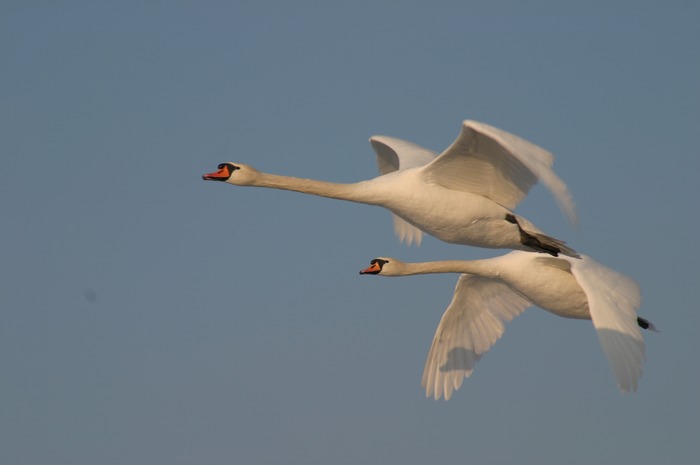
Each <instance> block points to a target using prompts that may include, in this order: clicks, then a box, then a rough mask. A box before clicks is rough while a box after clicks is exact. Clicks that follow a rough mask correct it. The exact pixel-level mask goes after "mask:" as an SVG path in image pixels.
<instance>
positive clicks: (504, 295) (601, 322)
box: [360, 251, 655, 400]
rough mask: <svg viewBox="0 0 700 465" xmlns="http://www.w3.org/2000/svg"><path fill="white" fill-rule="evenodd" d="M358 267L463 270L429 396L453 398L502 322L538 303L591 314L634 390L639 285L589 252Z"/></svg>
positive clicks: (638, 362)
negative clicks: (591, 255)
mask: <svg viewBox="0 0 700 465" xmlns="http://www.w3.org/2000/svg"><path fill="white" fill-rule="evenodd" d="M360 273H361V274H378V275H382V276H408V275H415V274H429V273H462V274H461V276H460V277H459V280H458V281H457V286H456V288H455V291H454V295H453V298H452V302H451V303H450V305H449V307H448V308H447V310H446V311H445V313H444V315H443V316H442V319H441V320H440V324H439V325H438V328H437V331H436V333H435V337H434V339H433V343H432V345H431V348H430V352H429V354H428V360H427V362H426V365H425V369H424V372H423V379H422V384H423V387H425V388H426V394H427V396H428V397H430V396H434V397H435V399H439V398H440V397H441V396H443V395H444V396H445V400H447V399H449V398H450V396H451V395H452V392H453V391H454V390H457V389H459V387H460V386H461V385H462V381H463V380H464V378H465V377H469V376H470V375H471V374H472V371H473V370H474V366H475V364H476V362H477V361H478V360H479V359H480V358H481V356H482V355H483V354H484V353H486V352H487V351H488V350H489V349H490V348H491V346H492V345H493V344H494V343H495V342H496V341H497V340H498V339H499V338H500V337H501V335H502V334H503V331H504V329H505V328H504V324H503V323H504V322H506V321H510V320H511V319H513V318H514V317H516V316H517V315H519V314H520V313H522V312H523V311H524V310H525V309H526V308H528V307H530V306H532V305H536V306H538V307H540V308H542V309H544V310H547V311H548V312H551V313H553V314H555V315H558V316H561V317H564V318H575V319H588V320H592V322H593V326H594V327H595V328H596V330H597V333H598V338H599V340H600V343H601V345H602V348H603V351H604V352H605V355H606V356H607V358H608V360H609V362H610V364H611V366H612V369H613V373H614V375H615V378H616V380H617V385H618V388H619V389H620V390H621V391H622V392H629V391H636V389H637V383H638V380H639V378H640V377H641V375H642V364H643V362H644V358H645V352H644V341H643V339H642V335H641V332H640V330H639V328H640V326H641V327H643V328H647V329H651V330H655V327H654V325H653V324H651V323H649V322H648V321H647V320H645V319H643V318H639V317H637V314H636V309H637V308H639V306H640V304H641V293H640V290H639V286H638V285H637V284H636V283H635V282H634V281H632V280H631V279H629V278H627V277H626V276H624V275H622V274H620V273H618V272H616V271H614V270H611V269H610V268H607V267H605V266H603V265H601V264H600V263H598V262H596V261H595V260H593V259H592V258H590V257H587V256H585V255H584V256H581V257H580V258H579V259H573V258H571V257H566V256H562V257H560V258H554V257H548V256H542V255H538V254H532V253H527V252H521V251H513V252H511V253H508V254H505V255H502V256H500V257H496V258H490V259H484V260H470V261H465V260H448V261H439V262H424V263H405V262H402V261H400V260H396V259H394V258H377V259H374V260H372V264H371V266H370V267H369V268H367V269H365V270H363V271H361V272H360Z"/></svg>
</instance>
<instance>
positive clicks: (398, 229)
mask: <svg viewBox="0 0 700 465" xmlns="http://www.w3.org/2000/svg"><path fill="white" fill-rule="evenodd" d="M369 142H370V144H371V145H372V148H373V149H374V152H375V153H376V154H377V166H378V167H379V173H380V174H382V175H384V174H387V173H391V172H393V171H398V170H405V169H409V168H417V167H419V166H423V165H427V164H428V163H430V162H432V161H433V160H435V157H437V154H436V153H435V152H433V151H432V150H428V149H426V148H424V147H421V146H420V145H416V144H414V143H413V142H408V141H405V140H402V139H397V138H395V137H389V136H372V137H370V139H369ZM392 216H393V218H394V232H395V233H396V235H397V236H398V238H399V241H401V242H405V243H406V244H408V245H411V244H412V243H415V244H416V245H420V243H421V241H422V239H423V231H421V230H420V229H418V228H416V227H415V226H413V225H412V224H411V223H409V222H407V221H406V220H404V219H402V218H400V217H398V216H396V215H393V214H392Z"/></svg>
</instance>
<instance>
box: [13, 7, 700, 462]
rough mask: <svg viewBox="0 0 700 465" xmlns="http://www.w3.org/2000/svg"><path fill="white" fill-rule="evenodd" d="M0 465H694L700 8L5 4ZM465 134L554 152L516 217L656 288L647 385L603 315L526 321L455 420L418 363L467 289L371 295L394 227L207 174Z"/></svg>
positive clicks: (424, 252) (307, 164)
mask: <svg viewBox="0 0 700 465" xmlns="http://www.w3.org/2000/svg"><path fill="white" fill-rule="evenodd" d="M0 11H2V14H0V59H1V61H0V63H2V73H1V77H0V127H2V137H0V150H1V151H2V160H3V169H2V170H0V211H2V214H3V221H2V247H0V260H1V263H2V265H3V266H2V267H0V283H1V284H0V305H1V307H2V315H3V324H2V325H1V326H0V366H1V367H2V372H3V376H2V379H3V382H2V388H1V389H0V405H2V415H0V436H1V437H2V438H3V447H2V448H0V462H2V463H12V464H15V465H22V464H36V463H55V464H71V465H79V464H95V463H99V464H101V465H111V464H115V465H116V464H135V463H148V464H168V465H174V464H202V463H206V464H212V465H216V464H229V463H246V464H257V463H259V464H269V463H288V464H305V465H309V464H327V463H334V464H356V463H382V464H393V463H396V464H411V463H427V462H434V461H435V459H436V457H439V459H441V460H445V461H446V462H459V463H465V462H466V463H493V464H499V463H519V464H542V463H568V464H590V463H630V464H631V463H634V464H650V465H651V464H658V463H678V464H687V463H692V462H694V461H697V460H698V459H699V458H700V448H699V447H698V441H697V438H698V437H699V435H700V420H699V418H700V403H699V402H698V400H697V393H698V392H700V370H698V364H697V355H698V353H699V349H700V344H698V340H699V338H698V335H697V331H698V327H700V314H699V312H698V305H697V300H696V294H697V286H698V284H699V283H700V272H698V265H697V262H698V260H699V259H700V248H699V247H698V245H697V240H696V233H697V231H698V229H700V218H699V216H700V215H698V213H697V205H696V203H697V201H698V199H699V198H700V187H698V186H699V185H700V183H698V175H700V157H698V136H697V135H698V130H699V128H700V87H698V83H699V82H700V60H698V53H697V44H698V43H700V30H699V29H698V27H697V23H698V20H699V19H700V4H698V2H696V1H676V2H664V3H663V4H661V2H622V1H618V2H587V3H586V4H585V5H583V4H576V5H575V4H574V3H573V2H514V1H513V2H509V1H499V2H437V3H435V2H433V3H431V4H430V5H428V4H427V2H425V4H421V3H418V2H381V1H380V2H345V3H342V4H340V3H339V2H336V3H331V4H329V3H323V2H303V1H301V2H294V3H293V4H292V3H291V2H222V1H217V2H119V3H116V2H113V3H108V2H5V3H4V4H3V6H2V7H0ZM464 119H475V120H479V121H484V122H486V123H489V124H492V125H494V126H497V127H500V128H503V129H506V130H508V131H511V132H513V133H516V134H518V135H520V136H522V137H525V138H527V139H529V140H531V141H533V142H535V143H538V144H540V145H542V146H543V147H545V148H547V149H549V150H551V151H552V152H553V153H554V154H555V155H556V162H555V168H556V171H557V173H558V174H559V175H560V176H561V177H562V178H563V179H564V180H565V181H566V182H567V183H568V185H569V187H570V189H571V191H572V192H573V194H574V199H575V201H576V204H577V207H578V212H579V216H580V220H581V224H580V227H579V228H578V229H572V228H571V227H570V226H568V224H567V222H566V220H565V218H564V216H563V215H562V214H561V213H560V212H559V210H558V209H557V207H556V204H555V202H554V200H553V199H552V197H551V195H550V194H549V193H548V192H547V191H546V190H545V189H544V188H542V187H541V186H538V187H536V188H535V189H534V190H533V191H532V193H531V195H530V196H529V197H528V198H527V199H526V200H525V201H524V202H523V203H522V204H521V205H520V206H519V208H518V209H517V211H518V212H519V213H521V214H522V215H524V216H526V217H527V218H529V219H530V220H532V221H533V222H534V223H536V224H537V225H538V226H540V227H541V228H542V229H544V230H545V231H547V232H548V233H549V234H552V235H554V236H557V237H560V238H563V239H565V240H567V241H568V242H569V243H570V244H571V245H572V246H574V247H575V248H576V249H577V250H579V251H582V252H584V253H586V254H589V255H591V256H593V257H595V258H596V259H597V260H599V261H601V262H603V263H605V264H607V265H609V266H610V267H612V268H615V269H616V270H618V271H621V272H623V273H625V274H627V275H628V276H630V277H632V278H634V279H635V280H637V281H638V282H639V283H640V285H641V287H642V292H643V300H644V302H643V306H642V308H641V310H640V314H642V315H643V316H645V317H647V318H649V319H650V320H651V321H653V322H654V323H655V324H656V325H657V326H658V327H659V328H660V329H661V333H659V334H651V333H645V338H646V344H647V363H646V366H645V373H644V376H643V378H642V381H641V384H640V389H639V391H638V392H637V393H636V394H634V395H628V396H623V395H621V394H619V392H618V391H617V389H616V387H615V382H614V378H613V376H612V373H611V370H610V368H609V367H608V365H607V361H606V359H605V357H604V356H603V353H602V351H601V349H600V347H599V345H598V341H597V338H596V335H595V331H594V330H593V328H592V326H591V325H590V323H589V322H585V321H583V322H582V321H569V320H564V319H559V318H556V317H554V316H552V315H550V314H547V313H545V312H543V311H541V310H539V309H531V310H528V311H527V312H525V314H524V315H522V316H520V317H519V318H517V319H516V320H514V321H513V322H511V323H510V324H509V325H508V326H507V329H506V333H505V335H504V337H503V338H502V339H501V340H500V341H499V342H498V343H497V344H496V346H495V347H494V348H493V349H492V350H491V351H490V352H489V353H488V354H487V355H486V356H485V357H484V358H483V359H482V361H481V362H480V363H479V365H478V366H477V368H476V370H475V372H474V375H473V376H472V378H470V379H468V380H465V383H464V385H463V386H462V388H461V389H460V390H459V391H457V392H456V393H455V394H454V395H453V397H452V399H451V400H450V401H449V402H447V403H445V402H442V401H441V402H435V401H433V400H432V399H426V398H425V396H424V392H423V391H422V388H421V386H420V377H421V373H422V369H423V363H424V361H425V357H426V355H427V351H428V348H429V345H430V341H431V339H432V336H433V332H434V330H435V327H436V326H437V323H438V321H439V318H440V315H441V314H442V311H443V310H444V309H445V307H446V306H447V304H448V303H449V301H450V298H451V295H452V290H453V287H454V283H455V281H456V276H447V275H445V276H421V277H411V278H404V279H393V280H390V279H380V278H372V277H366V276H359V275H358V271H359V270H360V269H362V268H364V267H366V266H367V265H368V263H369V260H370V259H372V258H374V257H376V256H379V255H389V256H395V257H397V258H401V259H404V260H412V261H417V260H436V259H448V258H465V259H468V258H477V257H488V256H494V255H497V254H498V253H500V252H498V251H492V250H480V249H475V248H470V247H463V246H454V245H447V244H443V243H441V242H439V241H438V240H436V239H433V238H427V239H425V240H424V242H423V244H422V245H421V246H420V247H419V248H416V247H410V248H409V247H406V246H404V245H401V244H399V243H398V241H397V240H396V238H395V237H394V235H393V231H392V227H391V219H390V215H389V214H388V213H387V212H386V211H383V210H381V209H379V208H375V207H370V206H366V205H357V204H351V203H343V202H340V201H334V200H329V199H321V198H313V197H310V196H303V195H300V194H295V193H290V192H281V191H273V190H265V189H254V188H237V187H233V186H225V185H219V184H215V183H205V182H203V181H202V180H201V175H202V174H203V173H205V172H209V171H212V170H213V169H214V168H215V167H216V165H217V164H218V163H219V162H222V161H238V162H244V163H248V164H250V165H253V166H254V167H256V168H258V169H260V170H264V171H269V172H273V173H279V174H287V175H295V176H302V177H311V178H318V179H325V180H330V181H339V182H351V181H358V180H362V179H367V178H370V177H373V176H375V175H376V164H375V159H374V154H373V152H372V150H371V148H370V145H369V143H368V138H369V137H370V136H371V135H373V134H385V135H391V136H395V137H400V138H404V139H408V140H411V141H413V142H416V143H418V144H421V145H423V146H426V147H428V148H431V149H433V150H436V151H441V150H442V149H444V148H445V147H447V146H448V145H449V144H450V143H451V142H452V140H453V139H454V138H455V137H456V136H457V134H458V132H459V128H460V123H461V121H462V120H464Z"/></svg>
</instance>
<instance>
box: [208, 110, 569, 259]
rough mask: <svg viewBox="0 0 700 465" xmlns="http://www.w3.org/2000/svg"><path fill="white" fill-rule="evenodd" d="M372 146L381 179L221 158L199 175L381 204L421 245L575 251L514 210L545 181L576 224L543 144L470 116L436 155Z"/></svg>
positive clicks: (397, 144) (389, 142)
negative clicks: (317, 174)
mask: <svg viewBox="0 0 700 465" xmlns="http://www.w3.org/2000/svg"><path fill="white" fill-rule="evenodd" d="M370 143H371V145H372V147H373V148H374V150H375V152H376V154H377V162H378V164H379V171H380V176H378V177H376V178H374V179H370V180H367V181H361V182H356V183H349V184H339V183H333V182H326V181H316V180H312V179H304V178H296V177H291V176H279V175H275V174H268V173H263V172H260V171H257V170H255V169H254V168H252V167H250V166H247V165H244V164H242V163H234V162H230V163H221V164H219V166H218V171H216V172H213V173H209V174H205V175H203V176H202V178H203V179H204V180H207V181H222V182H226V183H229V184H234V185H237V186H257V187H269V188H273V189H284V190H290V191H296V192H302V193H306V194H312V195H318V196H322V197H330V198H334V199H340V200H347V201H351V202H359V203H365V204H369V205H377V206H381V207H384V208H387V209H388V210H390V211H391V212H392V213H393V214H394V215H395V221H394V225H395V229H396V232H397V234H398V235H399V237H400V238H401V239H402V240H405V241H407V242H408V243H409V244H410V243H411V242H413V241H415V242H416V243H420V240H421V237H422V232H426V233H428V234H430V235H432V236H435V237H437V238H438V239H441V240H443V241H445V242H450V243H454V244H465V245H472V246H476V247H487V248H511V249H518V250H525V251H530V252H532V251H537V252H544V253H548V254H550V255H553V256H555V257H556V256H558V255H559V254H563V255H569V256H572V257H577V256H578V255H577V254H576V252H575V251H574V250H573V249H571V248H569V247H568V246H566V245H565V243H564V242H563V241H560V240H558V239H555V238H553V237H550V236H547V235H545V234H544V233H542V231H540V230H539V229H538V228H537V227H535V226H534V225H533V224H532V223H530V222H529V221H528V220H526V219H525V218H523V217H521V216H518V215H516V214H514V213H513V212H512V211H511V209H513V208H515V206H516V205H517V204H518V203H520V201H522V200H523V198H525V196H526V195H527V193H528V191H529V190H530V188H531V187H532V186H533V185H534V184H535V183H536V182H537V181H538V180H542V182H543V183H544V184H545V185H546V186H547V187H548V188H549V189H550V190H551V191H552V193H553V194H554V196H555V198H556V200H557V202H558V203H559V206H560V208H561V209H562V210H563V211H564V212H565V213H566V214H567V216H568V217H569V219H570V220H571V221H572V222H575V221H576V213H575V209H574V204H573V200H572V198H571V195H570V193H569V190H568V188H567V187H566V185H565V184H564V182H563V181H562V180H561V179H559V177H557V175H556V174H555V173H554V171H553V170H552V168H551V167H552V163H553V156H552V154H551V153H549V152H548V151H546V150H544V149H542V148H541V147H538V146H536V145H534V144H532V143H530V142H528V141H526V140H524V139H521V138H520V137H517V136H515V135H513V134H509V133H507V132H505V131H502V130H500V129H497V128H494V127H491V126H489V125H486V124H483V123H478V122H476V121H465V122H464V123H463V125H462V130H461V132H460V134H459V136H458V137H457V139H456V140H455V141H454V142H453V143H452V145H450V146H449V147H448V148H447V149H446V150H445V151H444V152H443V153H442V154H440V155H439V156H438V155H436V154H435V153H433V152H432V151H430V150H428V149H425V148H422V147H420V146H418V145H415V144H413V143H411V142H406V141H403V140H400V139H395V138H391V137H386V136H374V137H372V138H371V139H370Z"/></svg>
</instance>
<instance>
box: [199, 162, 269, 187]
mask: <svg viewBox="0 0 700 465" xmlns="http://www.w3.org/2000/svg"><path fill="white" fill-rule="evenodd" d="M217 168H218V171H214V172H213V173H207V174H205V175H203V176H202V179H204V180H205V181H222V182H227V183H229V184H235V185H237V186H249V185H251V184H253V183H254V182H255V178H256V177H257V176H258V171H257V170H256V169H255V168H253V167H250V166H248V165H244V164H243V163H219V166H218V167H217Z"/></svg>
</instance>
